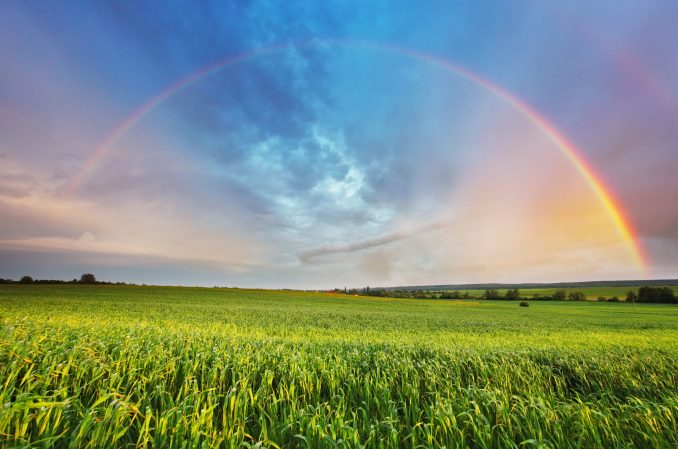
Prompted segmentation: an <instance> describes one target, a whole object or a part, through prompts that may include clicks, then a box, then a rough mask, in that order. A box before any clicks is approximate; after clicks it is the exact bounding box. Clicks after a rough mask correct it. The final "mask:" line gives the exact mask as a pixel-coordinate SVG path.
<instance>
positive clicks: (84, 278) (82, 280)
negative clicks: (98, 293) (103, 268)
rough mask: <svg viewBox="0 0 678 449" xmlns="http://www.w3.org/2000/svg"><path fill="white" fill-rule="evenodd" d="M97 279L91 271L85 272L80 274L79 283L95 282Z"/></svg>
mask: <svg viewBox="0 0 678 449" xmlns="http://www.w3.org/2000/svg"><path fill="white" fill-rule="evenodd" d="M96 282H97V279H96V277H94V275H93V274H92V273H85V274H83V275H82V276H80V283H81V284H96Z"/></svg>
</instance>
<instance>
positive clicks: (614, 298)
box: [607, 296, 621, 302]
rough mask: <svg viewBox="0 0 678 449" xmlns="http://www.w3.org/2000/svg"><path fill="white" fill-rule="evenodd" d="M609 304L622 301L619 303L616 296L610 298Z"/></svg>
mask: <svg viewBox="0 0 678 449" xmlns="http://www.w3.org/2000/svg"><path fill="white" fill-rule="evenodd" d="M607 302H621V301H619V298H617V297H616V296H613V297H611V298H608V299H607Z"/></svg>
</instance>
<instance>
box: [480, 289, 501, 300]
mask: <svg viewBox="0 0 678 449" xmlns="http://www.w3.org/2000/svg"><path fill="white" fill-rule="evenodd" d="M483 298H484V299H499V298H500V296H499V292H498V291H497V290H494V289H489V290H485V293H483Z"/></svg>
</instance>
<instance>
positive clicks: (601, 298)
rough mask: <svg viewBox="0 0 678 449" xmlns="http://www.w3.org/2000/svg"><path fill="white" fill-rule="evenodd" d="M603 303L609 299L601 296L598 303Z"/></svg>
mask: <svg viewBox="0 0 678 449" xmlns="http://www.w3.org/2000/svg"><path fill="white" fill-rule="evenodd" d="M603 301H607V298H606V297H604V296H599V297H598V302H603Z"/></svg>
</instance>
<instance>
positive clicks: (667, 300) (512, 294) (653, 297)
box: [333, 286, 678, 304]
mask: <svg viewBox="0 0 678 449" xmlns="http://www.w3.org/2000/svg"><path fill="white" fill-rule="evenodd" d="M333 292H334V293H344V294H347V295H353V296H358V295H360V296H374V297H384V298H409V299H485V300H507V301H518V300H520V301H524V300H532V301H586V300H588V298H587V296H586V294H585V293H584V292H581V291H570V292H567V291H566V290H556V291H555V292H553V293H552V294H540V293H535V294H533V295H531V296H526V295H523V294H521V292H520V290H519V289H517V288H514V289H508V290H506V292H504V293H503V294H502V293H500V292H499V290H495V289H487V290H485V291H484V292H482V293H480V294H471V293H469V292H465V291H459V290H450V291H435V290H386V289H375V288H370V287H365V288H362V289H355V288H353V289H347V288H344V289H343V290H341V289H334V290H333ZM597 300H598V301H605V302H630V303H660V304H678V298H677V297H676V295H675V293H674V291H673V289H671V288H670V287H650V286H645V287H640V289H638V291H637V292H636V291H633V290H629V291H628V292H627V293H626V296H625V298H624V299H623V300H622V299H620V298H619V297H617V296H611V297H604V296H599V297H598V298H597Z"/></svg>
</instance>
